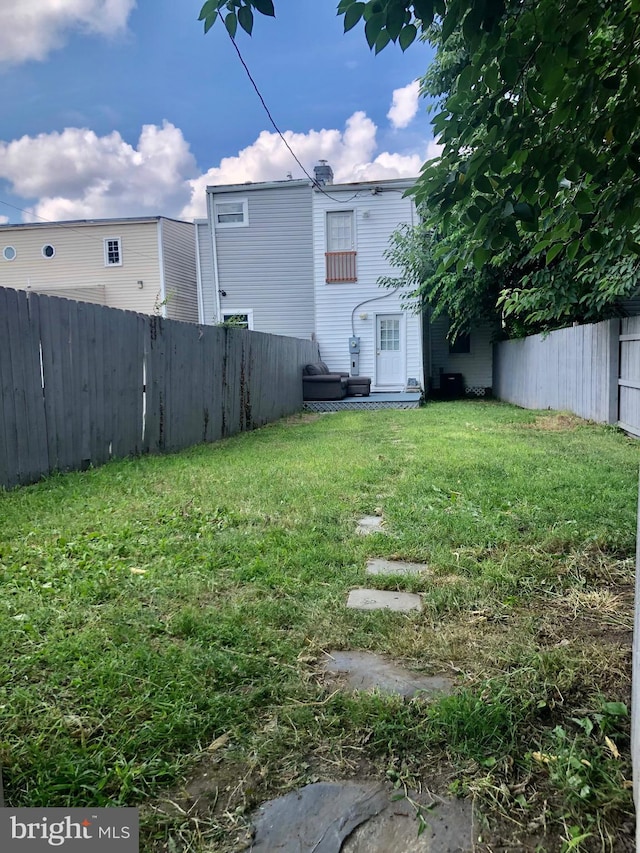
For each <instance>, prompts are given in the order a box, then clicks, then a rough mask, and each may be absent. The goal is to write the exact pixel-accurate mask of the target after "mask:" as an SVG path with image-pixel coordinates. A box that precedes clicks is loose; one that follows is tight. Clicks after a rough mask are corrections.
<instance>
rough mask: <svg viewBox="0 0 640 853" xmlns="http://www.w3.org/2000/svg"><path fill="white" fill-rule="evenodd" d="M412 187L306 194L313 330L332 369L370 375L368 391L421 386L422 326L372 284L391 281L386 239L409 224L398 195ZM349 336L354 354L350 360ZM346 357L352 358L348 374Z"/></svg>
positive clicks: (355, 187)
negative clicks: (386, 278)
mask: <svg viewBox="0 0 640 853" xmlns="http://www.w3.org/2000/svg"><path fill="white" fill-rule="evenodd" d="M412 185H413V181H407V180H394V181H377V182H366V183H357V184H331V185H327V186H324V187H320V188H317V189H314V192H313V260H314V263H313V269H314V290H315V307H316V317H315V330H316V337H317V340H318V344H319V346H320V352H321V353H322V357H323V360H324V361H326V362H327V364H329V366H330V367H331V368H332V369H335V370H344V371H349V372H357V373H359V374H360V375H363V376H370V377H371V380H372V381H371V390H372V391H399V390H404V388H405V387H407V385H413V384H414V383H415V384H417V385H419V386H420V387H424V386H423V383H424V378H423V367H422V326H421V318H420V316H419V315H418V314H416V313H413V312H410V311H407V310H405V309H403V307H402V303H401V291H400V290H396V291H394V290H387V289H384V288H381V287H380V286H379V285H378V279H379V278H380V276H385V275H390V276H392V275H394V269H393V267H391V266H390V264H389V262H388V261H387V260H385V258H384V252H385V250H386V249H387V247H388V245H389V238H390V236H391V234H392V233H393V232H394V231H395V230H396V228H398V227H399V226H400V225H403V224H412V223H413V222H414V220H415V208H414V203H413V201H412V199H411V198H405V197H404V192H405V190H407V189H409V187H411V186H412ZM351 338H356V339H359V341H356V346H357V347H359V353H354V354H352V352H351V350H350V345H349V342H350V339H351ZM353 355H358V356H359V359H358V362H359V363H357V366H356V369H355V371H354V365H353V364H352V359H353Z"/></svg>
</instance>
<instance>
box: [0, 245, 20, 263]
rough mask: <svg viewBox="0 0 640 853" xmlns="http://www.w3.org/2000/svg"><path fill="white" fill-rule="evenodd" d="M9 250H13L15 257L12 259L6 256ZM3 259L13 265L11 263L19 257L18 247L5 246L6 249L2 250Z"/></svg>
mask: <svg viewBox="0 0 640 853" xmlns="http://www.w3.org/2000/svg"><path fill="white" fill-rule="evenodd" d="M7 249H12V250H13V257H12V258H8V257H7V256H6V254H5V253H6V251H7ZM2 257H3V258H4V260H5V261H8V262H9V263H11V261H15V259H16V258H17V257H18V252H17V250H16V247H15V246H5V247H4V249H3V250H2Z"/></svg>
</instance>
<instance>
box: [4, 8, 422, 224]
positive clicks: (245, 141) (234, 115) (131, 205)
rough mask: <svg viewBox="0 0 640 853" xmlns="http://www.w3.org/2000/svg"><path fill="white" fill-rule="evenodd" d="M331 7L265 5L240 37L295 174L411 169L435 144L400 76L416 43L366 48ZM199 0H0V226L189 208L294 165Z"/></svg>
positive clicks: (414, 68) (361, 175) (407, 76)
mask: <svg viewBox="0 0 640 853" xmlns="http://www.w3.org/2000/svg"><path fill="white" fill-rule="evenodd" d="M336 5H337V2H336V0H322V2H320V0H276V14H277V18H276V19H275V20H273V19H268V18H264V17H263V16H256V22H255V27H254V35H253V37H252V38H249V37H248V36H246V35H245V34H244V33H241V32H239V33H238V36H237V42H238V45H239V47H240V49H241V51H242V53H243V56H244V58H245V61H246V62H247V64H248V66H249V68H250V69H251V72H252V74H253V76H254V78H255V80H256V82H257V84H258V86H259V88H260V90H261V92H262V95H263V97H264V98H265V100H266V102H267V104H268V106H269V108H270V110H271V112H272V114H273V116H274V118H275V120H276V122H277V123H278V125H279V127H280V129H281V130H282V131H283V132H284V133H285V135H286V137H287V139H288V141H289V143H290V144H291V146H292V148H293V149H294V150H295V151H296V154H297V155H298V157H299V159H300V160H301V161H302V162H303V164H304V165H305V167H306V168H307V170H309V171H310V170H311V169H312V168H313V165H314V164H315V163H316V162H317V160H318V159H319V158H320V157H323V158H325V159H328V160H329V161H330V162H331V164H332V166H333V168H334V171H335V172H336V178H337V180H342V181H347V180H358V179H382V178H385V177H396V176H407V175H412V174H416V172H417V169H418V168H419V165H420V164H421V163H422V161H423V160H424V159H426V158H427V156H431V155H432V153H433V151H434V147H433V142H432V133H431V129H430V125H429V119H428V116H427V113H426V110H425V104H424V102H423V101H421V100H418V98H417V85H416V84H415V83H414V81H415V80H416V79H417V78H418V77H420V76H421V75H422V74H423V73H424V71H425V69H426V67H427V65H428V63H429V61H430V57H431V53H430V50H429V48H428V47H426V46H425V45H423V44H420V43H415V44H414V45H413V46H412V47H411V48H409V50H408V51H407V52H406V53H404V54H403V53H402V52H401V51H400V49H399V48H397V47H394V46H389V47H388V48H387V49H386V50H385V51H383V52H382V53H381V54H380V55H379V56H377V57H374V56H373V54H372V53H371V52H370V51H369V49H368V47H367V44H366V42H365V39H364V34H363V31H362V28H361V27H357V28H356V29H355V30H353V31H352V32H350V33H347V34H346V35H345V34H343V32H342V21H341V19H339V18H338V17H337V16H336V14H335V8H336ZM200 6H201V0H137V2H136V0H22V2H21V3H16V2H15V0H0V77H1V79H0V113H1V115H2V123H1V125H0V221H11V222H19V221H23V220H24V219H27V218H29V217H30V215H35V216H40V217H42V218H45V219H51V220H57V219H69V218H87V217H88V218H92V217H102V216H136V215H145V214H154V215H155V214H164V215H169V216H181V217H184V218H192V217H193V216H198V215H202V214H203V212H204V187H205V186H206V185H207V183H228V182H235V181H244V180H253V181H256V180H271V179H284V178H285V177H286V175H287V172H291V173H292V174H293V177H302V176H303V175H302V172H301V170H300V167H299V166H298V165H297V164H296V163H295V161H293V160H292V159H291V156H290V155H289V153H288V152H287V151H286V148H285V146H284V145H283V143H282V142H281V140H279V139H278V137H277V136H276V134H275V132H274V131H273V128H272V126H271V124H270V122H269V120H268V118H267V116H266V114H265V112H264V110H263V108H262V106H261V105H260V102H259V100H258V98H257V96H256V94H255V92H254V90H253V88H252V86H251V84H250V82H249V80H248V78H247V76H246V74H245V71H244V69H243V68H242V66H241V64H240V62H239V60H238V58H237V56H236V54H235V51H234V50H233V47H232V45H231V43H230V41H229V39H228V37H227V35H226V31H225V30H224V28H223V27H222V26H221V25H219V24H218V25H216V26H215V27H214V28H213V29H212V30H211V31H210V32H209V33H208V34H207V35H206V36H205V35H204V34H203V29H202V24H201V23H200V22H198V20H197V18H198V13H199V10H200ZM394 93H395V94H394ZM394 101H395V107H394V109H393V110H392V111H391V113H390V109H391V107H392V103H394ZM1 202H9V203H10V204H12V205H15V206H16V207H18V208H22V209H24V210H26V211H27V212H28V213H27V214H25V213H23V212H20V211H19V210H16V209H14V208H11V207H9V206H7V205H6V204H2V203H1Z"/></svg>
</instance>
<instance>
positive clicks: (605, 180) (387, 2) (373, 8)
mask: <svg viewBox="0 0 640 853" xmlns="http://www.w3.org/2000/svg"><path fill="white" fill-rule="evenodd" d="M254 12H258V13H260V14H266V15H273V14H275V9H274V6H273V3H272V2H271V0H208V2H206V3H205V4H204V6H203V7H202V12H201V18H202V19H203V20H204V22H205V29H209V28H210V27H211V26H212V25H213V23H214V22H215V20H216V19H217V18H218V17H220V18H222V19H223V20H224V24H225V26H226V28H227V30H228V32H229V33H230V34H231V35H232V36H234V35H235V33H236V30H237V26H238V24H239V25H240V27H241V28H242V29H244V30H245V31H246V32H249V33H250V32H251V31H252V28H253V15H254ZM639 13H640V0H413V2H406V0H368V2H357V0H340V3H339V4H338V14H340V15H342V16H343V17H344V27H345V30H349V29H351V28H353V27H355V26H356V25H358V24H360V23H363V24H364V34H365V37H366V39H367V42H368V44H369V45H370V47H371V48H372V49H373V50H375V51H376V52H378V51H380V50H382V49H384V48H385V47H386V46H387V45H388V44H389V43H390V42H396V43H398V44H399V45H400V47H401V48H402V49H403V50H406V49H407V48H408V47H409V45H410V44H411V43H412V42H413V41H414V40H415V39H416V38H417V37H418V36H421V37H423V38H428V39H431V40H433V41H434V43H435V44H436V46H437V48H438V55H437V59H436V66H437V67H436V70H435V71H433V72H432V73H431V74H430V75H429V74H428V75H427V78H426V81H425V85H426V86H427V88H428V87H429V85H430V81H431V91H433V90H434V87H435V86H436V84H437V86H439V89H440V110H439V112H438V113H437V115H435V117H434V119H433V126H434V130H435V132H436V135H437V136H438V138H439V140H440V141H441V142H442V144H443V146H444V149H443V153H442V156H441V157H440V158H439V160H437V161H432V162H431V163H429V164H426V165H425V167H424V168H423V171H422V174H421V176H420V178H419V180H418V182H417V185H416V188H415V194H416V200H417V202H418V204H419V205H420V206H421V208H423V209H425V210H426V211H427V212H428V213H427V227H429V228H431V229H436V228H437V229H438V232H439V233H440V234H441V236H442V239H441V241H440V244H439V246H438V248H437V251H438V257H439V261H440V264H439V272H440V273H441V274H442V273H445V272H446V273H449V272H450V271H451V270H454V271H455V273H457V274H458V275H460V276H462V275H463V274H464V275H465V276H466V275H467V272H468V270H469V265H470V263H473V265H474V266H475V267H476V269H479V270H481V271H482V270H483V269H484V267H485V266H486V265H487V264H492V265H493V266H494V268H499V267H500V266H501V264H502V258H505V259H506V263H507V265H508V268H509V270H511V271H517V270H520V275H519V276H515V277H513V278H512V279H510V285H509V287H504V288H503V290H502V291H501V293H500V296H499V299H500V306H501V308H502V310H503V311H504V313H505V315H506V316H507V317H509V316H513V317H526V318H527V319H528V321H529V322H534V321H535V322H539V323H541V324H543V325H544V324H545V323H547V324H554V323H555V324H557V323H558V322H561V321H562V320H563V319H571V318H572V317H574V318H576V319H579V318H585V319H588V318H593V317H596V316H599V315H600V314H602V313H603V312H606V311H607V310H610V309H611V307H612V306H613V305H615V303H616V301H617V300H618V299H620V298H621V297H624V296H626V295H628V294H629V293H631V292H632V291H633V290H634V289H635V288H636V287H637V280H638V273H639V271H640V270H639V264H638V256H639V255H640V241H639V239H638V230H639V229H638V225H639V222H640V203H639V201H640V109H639V105H640V14H639ZM434 24H435V26H434ZM452 39H453V41H450V40H452ZM438 75H439V76H438Z"/></svg>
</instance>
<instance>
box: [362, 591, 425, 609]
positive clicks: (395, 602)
mask: <svg viewBox="0 0 640 853" xmlns="http://www.w3.org/2000/svg"><path fill="white" fill-rule="evenodd" d="M347 607H348V608H349V609H350V610H395V611H396V612H398V613H409V612H410V611H412V610H417V611H421V610H422V599H421V598H420V596H419V595H416V594H415V593H413V592H389V591H387V590H384V589H352V590H351V592H350V593H349V598H348V599H347Z"/></svg>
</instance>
